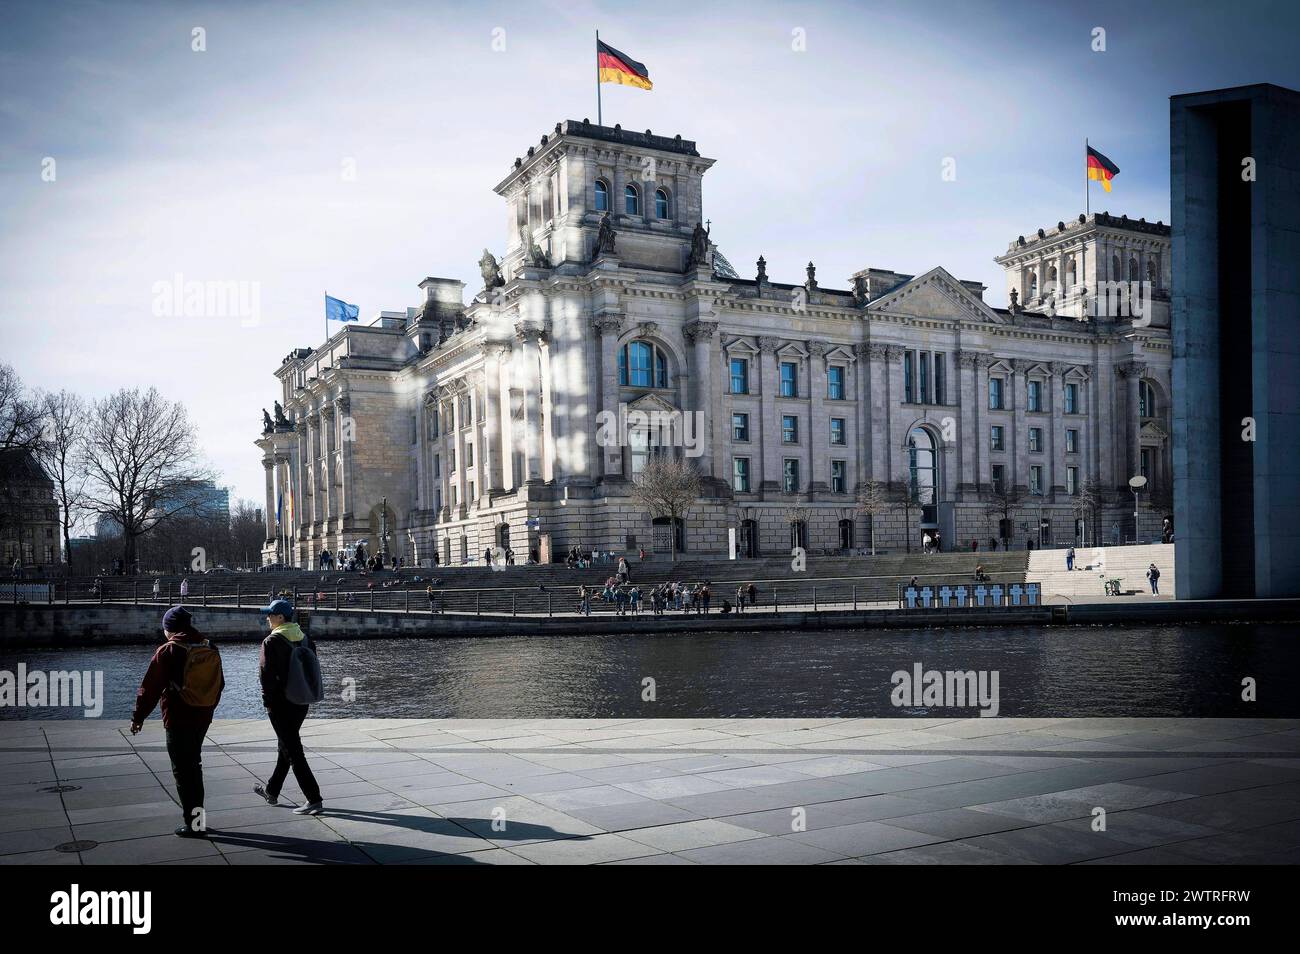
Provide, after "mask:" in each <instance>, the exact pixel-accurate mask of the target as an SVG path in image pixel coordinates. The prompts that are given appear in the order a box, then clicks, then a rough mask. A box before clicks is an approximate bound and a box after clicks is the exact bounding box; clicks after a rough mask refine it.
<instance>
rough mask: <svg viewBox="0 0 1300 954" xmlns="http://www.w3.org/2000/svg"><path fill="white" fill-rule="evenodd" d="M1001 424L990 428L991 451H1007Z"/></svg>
mask: <svg viewBox="0 0 1300 954" xmlns="http://www.w3.org/2000/svg"><path fill="white" fill-rule="evenodd" d="M1002 435H1003V431H1002V425H1001V424H994V425H993V426H992V427H990V428H989V450H995V451H1000V450H1006V443H1005V441H1004V439H1003V436H1002Z"/></svg>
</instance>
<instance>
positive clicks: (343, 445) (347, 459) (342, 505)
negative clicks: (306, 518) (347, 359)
mask: <svg viewBox="0 0 1300 954" xmlns="http://www.w3.org/2000/svg"><path fill="white" fill-rule="evenodd" d="M334 410H335V412H336V413H337V414H338V418H339V449H340V450H341V451H342V454H341V455H340V456H341V473H340V477H339V509H338V512H339V531H340V532H344V530H345V528H344V520H346V518H347V517H349V516H350V515H351V514H352V509H353V500H352V496H353V487H352V445H353V444H354V443H356V428H355V427H354V426H353V424H352V419H351V417H350V416H349V412H350V411H351V410H352V399H351V398H350V397H349V396H348V395H346V394H340V395H339V396H338V397H337V398H335V399H334Z"/></svg>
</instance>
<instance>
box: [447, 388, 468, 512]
mask: <svg viewBox="0 0 1300 954" xmlns="http://www.w3.org/2000/svg"><path fill="white" fill-rule="evenodd" d="M456 383H457V384H458V385H460V387H458V388H457V390H455V391H453V392H452V398H451V414H452V421H453V424H452V428H451V434H452V437H451V446H452V447H453V448H455V451H456V511H455V514H454V515H453V516H455V517H457V518H458V519H462V520H463V519H464V518H465V513H466V511H468V509H469V499H468V498H467V497H466V496H465V494H466V492H467V491H468V490H469V480H468V475H467V471H468V470H469V467H468V466H467V461H466V460H465V457H466V454H465V445H466V444H467V443H470V442H468V441H466V440H465V435H464V434H463V433H462V429H463V428H464V427H465V425H466V422H465V417H464V414H463V412H462V411H461V405H462V403H463V402H464V398H465V395H466V394H467V393H468V392H467V391H466V390H465V387H464V385H465V382H464V381H458V382H456Z"/></svg>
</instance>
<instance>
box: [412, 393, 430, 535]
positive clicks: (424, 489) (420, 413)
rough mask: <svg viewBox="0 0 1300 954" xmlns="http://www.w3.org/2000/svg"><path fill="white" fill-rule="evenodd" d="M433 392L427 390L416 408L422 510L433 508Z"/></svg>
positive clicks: (419, 488) (418, 474) (417, 473)
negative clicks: (431, 418) (430, 434)
mask: <svg viewBox="0 0 1300 954" xmlns="http://www.w3.org/2000/svg"><path fill="white" fill-rule="evenodd" d="M432 399H433V392H432V391H426V392H425V394H424V396H423V397H422V398H421V399H420V403H419V405H418V406H417V408H416V417H415V452H416V454H418V455H419V456H418V457H417V458H416V460H417V462H418V463H417V464H416V468H415V476H416V480H417V482H418V488H417V489H418V492H419V497H420V508H419V509H421V510H432V509H433V445H432V444H430V442H429V415H430V414H431V413H432V408H433V406H434V405H433V403H432Z"/></svg>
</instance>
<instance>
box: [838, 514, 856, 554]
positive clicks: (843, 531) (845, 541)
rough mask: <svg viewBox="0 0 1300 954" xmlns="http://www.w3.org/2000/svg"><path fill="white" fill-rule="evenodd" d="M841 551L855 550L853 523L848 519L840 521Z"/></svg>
mask: <svg viewBox="0 0 1300 954" xmlns="http://www.w3.org/2000/svg"><path fill="white" fill-rule="evenodd" d="M840 549H841V550H852V549H853V521H852V520H849V519H848V518H845V519H843V520H841V521H840Z"/></svg>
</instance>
